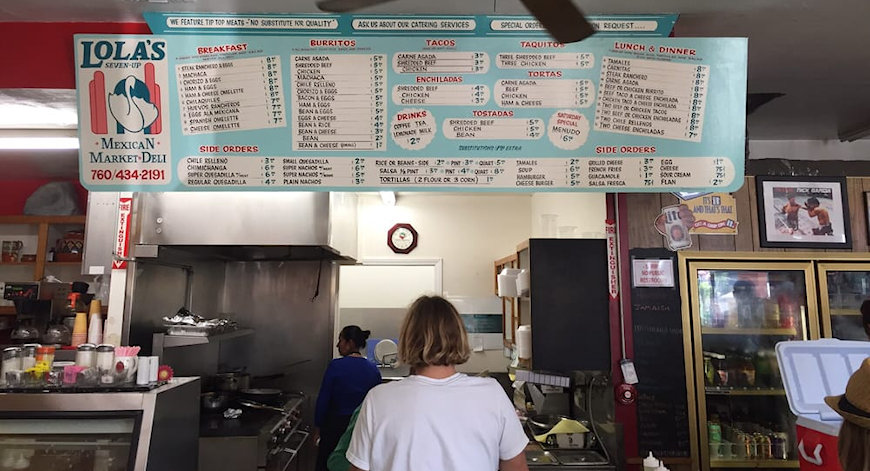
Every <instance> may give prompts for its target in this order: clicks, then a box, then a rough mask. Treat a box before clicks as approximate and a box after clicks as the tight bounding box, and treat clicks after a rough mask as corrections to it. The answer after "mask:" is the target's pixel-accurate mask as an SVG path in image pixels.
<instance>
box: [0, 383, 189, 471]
mask: <svg viewBox="0 0 870 471" xmlns="http://www.w3.org/2000/svg"><path fill="white" fill-rule="evenodd" d="M199 394H200V383H199V378H174V379H172V380H171V381H170V382H169V383H168V384H165V385H163V386H158V387H156V388H155V389H151V390H148V391H138V392H94V393H67V392H45V391H43V390H41V389H35V390H33V391H25V390H22V391H20V392H4V393H0V471H6V470H40V471H41V470H61V469H63V470H69V471H85V470H86V471H163V470H170V469H185V470H195V469H197V457H198V451H199V446H198V443H199V402H200V400H199Z"/></svg>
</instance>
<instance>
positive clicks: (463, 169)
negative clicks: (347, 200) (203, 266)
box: [178, 156, 735, 191]
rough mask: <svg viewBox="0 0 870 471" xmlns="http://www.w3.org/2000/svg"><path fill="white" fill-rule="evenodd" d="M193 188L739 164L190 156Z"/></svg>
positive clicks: (642, 174)
mask: <svg viewBox="0 0 870 471" xmlns="http://www.w3.org/2000/svg"><path fill="white" fill-rule="evenodd" d="M178 175H179V180H180V181H181V182H182V184H183V185H185V186H188V187H288V188H292V187H330V188H343V187H344V188H348V187H385V188H400V187H409V188H410V187H415V188H418V187H438V186H445V187H446V186H450V187H466V188H475V187H476V188H499V189H507V188H516V189H528V190H534V189H544V188H551V189H558V188H590V189H601V190H602V191H607V190H609V189H621V190H624V189H627V188H644V187H657V188H658V187H662V188H675V189H676V188H696V187H709V186H725V185H728V184H730V183H731V182H732V181H733V180H734V176H735V174H734V168H733V166H732V165H731V162H730V161H729V160H728V159H724V158H719V157H673V158H668V157H600V158H599V157H596V158H570V159H560V158H530V159H505V158H464V157H454V158H377V157H350V158H349V157H304V158H303V157H259V156H257V157H254V156H190V157H185V158H184V159H182V160H181V161H180V162H179V164H178Z"/></svg>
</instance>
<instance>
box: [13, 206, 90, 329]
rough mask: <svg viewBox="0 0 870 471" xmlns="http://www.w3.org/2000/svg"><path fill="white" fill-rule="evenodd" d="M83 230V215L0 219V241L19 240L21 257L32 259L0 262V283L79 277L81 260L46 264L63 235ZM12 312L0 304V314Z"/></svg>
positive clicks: (69, 279) (64, 279) (65, 279)
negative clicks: (32, 258) (30, 258)
mask: <svg viewBox="0 0 870 471" xmlns="http://www.w3.org/2000/svg"><path fill="white" fill-rule="evenodd" d="M84 227H85V216H0V240H22V241H24V242H25V244H24V249H23V251H22V254H23V255H34V256H35V258H34V260H33V261H18V262H13V263H0V282H5V281H36V280H41V279H43V278H45V277H46V276H48V275H54V276H56V277H58V278H60V279H61V280H63V281H77V280H79V279H81V278H83V277H82V276H81V265H82V262H81V261H75V262H61V261H48V253H49V251H50V250H51V249H52V248H54V246H55V243H56V242H57V240H58V239H61V238H63V236H64V234H65V233H66V232H68V231H74V230H80V231H84ZM86 281H87V280H86ZM14 312H15V311H14V308H12V306H10V305H0V315H3V314H14Z"/></svg>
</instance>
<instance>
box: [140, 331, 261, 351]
mask: <svg viewBox="0 0 870 471" xmlns="http://www.w3.org/2000/svg"><path fill="white" fill-rule="evenodd" d="M253 333H254V330H253V329H239V330H234V331H232V332H226V333H223V334H218V335H209V336H196V335H166V334H162V333H160V334H154V345H155V347H156V346H158V345H159V346H160V349H161V350H163V349H167V348H177V347H189V346H192V345H205V344H208V343H215V342H222V341H224V340H229V339H234V338H237V337H244V336H247V335H251V334H253Z"/></svg>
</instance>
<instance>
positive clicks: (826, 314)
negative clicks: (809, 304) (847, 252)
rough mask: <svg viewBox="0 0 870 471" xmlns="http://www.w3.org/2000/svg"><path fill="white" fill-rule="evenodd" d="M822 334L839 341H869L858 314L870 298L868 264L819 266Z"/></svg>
mask: <svg viewBox="0 0 870 471" xmlns="http://www.w3.org/2000/svg"><path fill="white" fill-rule="evenodd" d="M818 269H819V291H820V293H819V297H820V298H821V305H822V311H821V317H822V329H823V331H822V334H823V335H824V336H825V337H833V338H836V339H840V340H868V337H870V334H868V333H867V332H865V331H864V326H863V323H862V320H861V312H860V311H859V309H860V307H861V304H862V303H863V302H864V301H865V300H868V299H870V262H864V263H819V264H818Z"/></svg>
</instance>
